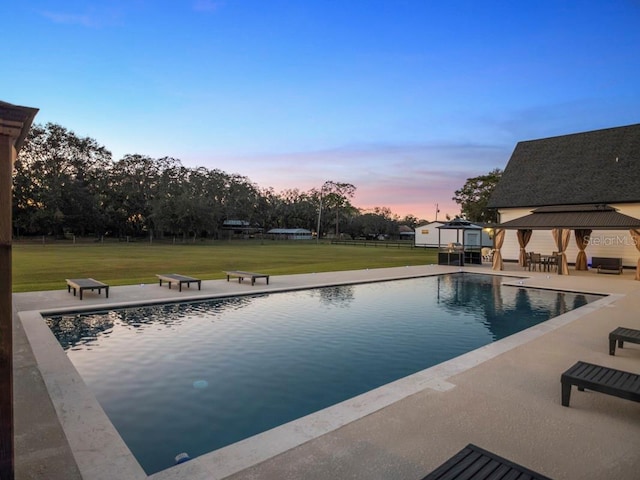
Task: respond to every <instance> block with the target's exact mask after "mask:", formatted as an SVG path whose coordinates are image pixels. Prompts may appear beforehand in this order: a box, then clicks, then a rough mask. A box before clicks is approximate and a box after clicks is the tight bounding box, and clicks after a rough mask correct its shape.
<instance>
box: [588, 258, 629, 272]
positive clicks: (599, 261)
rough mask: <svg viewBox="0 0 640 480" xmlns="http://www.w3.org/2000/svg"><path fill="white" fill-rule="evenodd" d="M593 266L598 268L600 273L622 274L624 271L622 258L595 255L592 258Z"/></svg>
mask: <svg viewBox="0 0 640 480" xmlns="http://www.w3.org/2000/svg"><path fill="white" fill-rule="evenodd" d="M591 267H592V268H597V269H598V273H614V274H616V275H620V274H621V273H622V258H613V257H593V258H592V259H591Z"/></svg>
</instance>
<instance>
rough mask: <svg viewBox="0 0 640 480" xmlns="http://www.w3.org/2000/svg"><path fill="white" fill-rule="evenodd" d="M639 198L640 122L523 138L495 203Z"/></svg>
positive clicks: (503, 205)
mask: <svg viewBox="0 0 640 480" xmlns="http://www.w3.org/2000/svg"><path fill="white" fill-rule="evenodd" d="M629 202H632V203H633V202H640V124H634V125H628V126H624V127H615V128H607V129H604V130H594V131H591V132H583V133H576V134H572V135H562V136H559V137H551V138H543V139H539V140H529V141H523V142H519V143H518V144H517V145H516V148H515V150H514V151H513V154H512V155H511V159H510V160H509V163H508V164H507V167H506V168H505V170H504V173H503V174H502V178H501V180H500V182H498V185H497V186H496V188H495V190H494V192H493V195H492V196H491V198H490V200H489V204H488V206H489V207H490V208H510V207H512V208H517V207H539V206H545V205H576V204H586V203H588V204H594V203H629Z"/></svg>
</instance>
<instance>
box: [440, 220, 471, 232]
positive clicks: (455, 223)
mask: <svg viewBox="0 0 640 480" xmlns="http://www.w3.org/2000/svg"><path fill="white" fill-rule="evenodd" d="M436 228H439V229H442V230H482V227H481V226H479V225H476V224H475V223H471V222H470V221H469V220H465V219H463V218H454V219H453V220H451V221H449V222H447V223H445V224H444V225H440V226H439V227H436Z"/></svg>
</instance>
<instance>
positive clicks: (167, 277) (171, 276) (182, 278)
mask: <svg viewBox="0 0 640 480" xmlns="http://www.w3.org/2000/svg"><path fill="white" fill-rule="evenodd" d="M156 277H158V280H159V281H160V286H162V282H163V281H164V282H167V283H168V284H169V290H171V284H172V283H177V284H178V291H179V292H181V291H182V284H183V283H186V284H187V288H190V287H191V284H192V283H197V284H198V290H200V287H201V285H202V280H200V279H199V278H193V277H187V276H186V275H179V274H177V273H162V274H158V275H156Z"/></svg>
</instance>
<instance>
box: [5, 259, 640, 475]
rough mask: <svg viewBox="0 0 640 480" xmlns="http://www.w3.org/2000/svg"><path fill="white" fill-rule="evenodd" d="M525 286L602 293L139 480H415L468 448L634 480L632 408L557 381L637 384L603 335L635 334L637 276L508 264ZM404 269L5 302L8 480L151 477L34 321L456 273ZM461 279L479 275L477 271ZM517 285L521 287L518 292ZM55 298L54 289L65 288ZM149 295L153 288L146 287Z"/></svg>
mask: <svg viewBox="0 0 640 480" xmlns="http://www.w3.org/2000/svg"><path fill="white" fill-rule="evenodd" d="M505 267H506V271H505V272H502V273H504V274H509V275H514V274H515V275H522V276H523V277H526V278H525V279H524V280H522V283H523V285H527V286H531V287H543V288H552V289H563V290H573V291H585V292H593V293H606V294H610V295H609V296H608V297H606V298H605V299H603V300H600V301H598V302H595V303H593V304H590V305H587V306H585V307H582V308H581V309H579V310H577V311H573V312H569V313H567V314H565V315H563V316H561V317H557V318H556V319H553V320H550V321H549V322H545V323H544V324H542V325H539V326H536V327H533V328H532V329H529V330H527V331H525V332H521V333H520V334H517V335H514V336H512V337H509V338H507V339H504V340H502V341H499V342H496V343H494V344H491V345H488V346H486V347H483V348H481V349H479V350H476V351H474V352H471V353H470V354H467V355H463V356H462V357H458V358H457V359H454V360H452V361H449V362H445V363H444V364H441V365H438V366H436V367H433V368H431V369H428V370H425V371H423V372H420V373H419V374H416V375H414V376H411V377H407V378H406V379H402V380H400V381H398V382H394V383H393V384H390V385H388V386H384V387H381V388H380V389H376V390H374V391H372V392H369V393H367V394H364V395H362V396H359V397H356V398H355V399H352V400H350V401H347V402H343V404H339V405H337V406H335V407H330V408H329V409H327V410H324V411H321V412H318V413H317V414H313V415H311V416H309V417H305V418H304V419H301V420H299V421H296V422H292V423H291V424H287V425H285V426H283V427H279V428H278V429H275V430H274V431H270V432H266V433H265V434H262V435H258V436H257V437H253V438H251V439H248V440H246V441H244V442H240V443H239V444H236V445H232V446H230V447H227V448H224V449H221V450H219V451H216V452H212V453H209V454H206V455H203V456H201V457H198V458H196V459H194V460H191V461H190V462H187V463H185V464H182V465H179V466H177V467H174V468H172V469H168V470H165V471H163V472H160V473H158V474H155V475H152V476H151V477H149V479H150V480H171V479H176V480H177V479H187V478H188V479H190V480H200V479H202V480H204V479H207V480H209V479H221V478H227V479H230V480H249V479H283V480H284V479H301V478H304V479H310V480H336V479H343V478H351V479H365V478H366V479H396V478H403V479H412V478H415V479H419V478H422V477H423V476H424V475H426V473H428V472H429V471H431V470H432V469H434V468H435V467H437V466H438V465H440V464H441V463H442V462H443V461H445V460H446V459H447V458H448V457H450V456H451V455H453V454H455V453H456V452H458V451H459V450H460V449H461V448H462V447H464V446H465V445H467V444H468V443H474V444H476V445H478V446H481V447H482V448H485V449H487V450H490V451H493V452H495V453H497V454H499V455H500V456H503V457H506V458H509V459H510V460H512V461H514V462H517V463H519V464H522V465H525V466H527V467H528V468H531V469H533V470H535V471H538V472H540V473H542V474H544V475H547V476H549V477H551V478H554V479H556V480H561V479H567V480H568V479H581V480H600V479H603V478H616V479H629V480H632V479H637V478H638V472H640V404H638V403H635V402H629V401H625V400H622V399H619V398H616V397H611V396H608V395H603V394H599V393H593V392H580V395H577V394H576V395H574V396H573V397H574V398H572V402H571V407H570V408H567V407H563V406H561V404H560V374H561V373H562V372H563V371H564V370H566V369H567V368H568V367H569V366H571V365H572V364H573V363H575V362H576V361H577V360H584V361H587V362H591V363H596V364H602V365H607V366H611V367H614V368H617V369H620V370H627V371H633V372H640V348H639V347H638V346H636V345H631V344H630V345H629V346H628V348H626V346H625V348H624V349H622V350H619V351H618V352H616V356H615V357H612V356H610V355H609V352H608V333H609V332H610V331H611V330H613V329H614V328H616V327H618V326H626V327H629V328H636V329H638V328H640V316H639V315H638V312H639V311H640V295H638V293H640V282H636V281H633V274H634V273H635V272H625V273H624V274H623V275H621V276H619V277H618V276H615V277H614V276H603V275H597V274H595V273H593V272H577V273H576V272H573V271H571V275H569V276H558V275H555V274H551V275H549V274H545V273H537V272H528V271H527V272H524V271H522V269H519V268H517V267H516V266H515V265H513V264H511V265H510V264H506V265H505ZM458 270H459V268H458V267H455V268H452V267H439V266H411V267H402V268H389V269H376V270H358V271H352V272H333V273H318V274H305V275H283V276H274V277H272V278H271V282H270V284H269V285H256V286H255V287H254V288H253V289H251V290H250V291H247V289H246V286H244V287H243V286H242V285H240V286H239V285H238V284H237V283H234V282H227V281H226V280H211V281H203V282H202V290H201V291H197V292H195V291H194V292H189V294H188V296H185V292H184V291H183V292H182V293H179V292H178V291H177V290H169V289H160V288H153V287H154V286H156V285H152V284H148V285H133V286H124V287H112V289H111V291H110V296H109V299H105V298H104V297H99V296H97V295H95V296H93V295H89V294H88V295H87V296H86V297H85V298H84V299H83V301H82V304H81V305H79V302H78V301H77V299H76V300H75V301H74V299H73V297H71V296H69V295H68V294H67V292H66V288H60V290H56V291H48V292H34V293H21V294H14V323H15V340H14V342H15V358H14V368H15V379H16V380H15V388H14V394H15V416H16V478H17V479H18V480H23V479H40V478H47V479H49V480H58V479H64V480H73V479H80V478H84V479H87V480H95V479H110V480H113V479H116V480H117V479H120V478H122V479H127V480H135V479H138V478H139V479H143V478H147V477H146V475H144V473H143V472H142V471H141V469H140V468H139V466H137V462H135V460H133V459H132V457H131V456H130V454H129V453H128V449H127V448H126V446H124V444H123V443H122V442H121V440H120V439H119V436H118V435H117V432H115V430H114V429H113V427H112V426H110V423H109V422H108V420H107V419H106V417H105V416H104V413H103V412H102V411H101V408H100V407H99V406H98V405H97V403H96V402H95V398H92V395H91V394H90V393H89V392H88V391H87V389H86V387H85V386H84V383H83V382H82V380H81V379H80V378H79V377H78V376H77V373H75V369H73V367H71V366H70V363H69V362H68V360H66V356H65V355H64V353H63V352H62V350H61V348H59V346H57V344H56V342H55V340H53V341H52V336H51V335H50V333H48V329H46V328H42V327H43V325H42V324H43V322H42V320H41V317H40V315H39V312H41V311H45V310H46V311H63V310H68V309H70V308H73V309H78V308H83V309H84V308H91V309H97V308H103V307H111V306H114V305H123V304H125V305H133V304H140V303H149V302H163V301H168V300H185V299H197V298H210V297H215V296H229V295H236V294H256V293H259V292H273V291H278V290H291V289H297V288H309V287H316V286H323V285H335V284H345V283H358V282H363V281H375V280H384V279H394V278H404V277H410V276H421V275H426V274H434V273H439V272H452V271H458ZM464 270H465V271H474V272H477V271H481V272H487V273H489V272H490V270H489V269H488V267H487V266H483V267H465V268H464ZM518 281H519V280H518ZM61 285H63V284H61ZM156 287H157V286H156Z"/></svg>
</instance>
